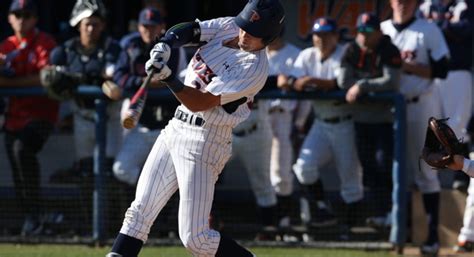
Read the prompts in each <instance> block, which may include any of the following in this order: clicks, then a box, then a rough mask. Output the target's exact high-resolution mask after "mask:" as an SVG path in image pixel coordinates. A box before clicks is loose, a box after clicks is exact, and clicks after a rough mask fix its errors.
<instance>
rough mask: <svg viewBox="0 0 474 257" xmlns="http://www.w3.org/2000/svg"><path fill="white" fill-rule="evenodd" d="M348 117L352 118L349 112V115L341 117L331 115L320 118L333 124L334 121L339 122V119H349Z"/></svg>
mask: <svg viewBox="0 0 474 257" xmlns="http://www.w3.org/2000/svg"><path fill="white" fill-rule="evenodd" d="M350 119H352V115H350V114H349V115H346V116H342V117H331V118H324V119H321V120H322V121H324V122H326V123H332V124H335V123H339V122H341V121H345V120H350Z"/></svg>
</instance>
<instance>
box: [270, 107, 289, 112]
mask: <svg viewBox="0 0 474 257" xmlns="http://www.w3.org/2000/svg"><path fill="white" fill-rule="evenodd" d="M284 111H285V109H283V108H281V107H272V108H270V110H269V111H268V113H275V112H277V113H282V112H284Z"/></svg>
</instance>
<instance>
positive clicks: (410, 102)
mask: <svg viewBox="0 0 474 257" xmlns="http://www.w3.org/2000/svg"><path fill="white" fill-rule="evenodd" d="M419 100H420V97H419V96H415V97H412V98H410V99H407V100H406V103H407V104H414V103H418V101H419Z"/></svg>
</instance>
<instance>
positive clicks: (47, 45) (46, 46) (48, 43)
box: [36, 37, 56, 70]
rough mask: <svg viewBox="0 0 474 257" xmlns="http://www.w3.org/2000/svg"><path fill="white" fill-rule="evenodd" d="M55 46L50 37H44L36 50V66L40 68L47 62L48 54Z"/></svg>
mask: <svg viewBox="0 0 474 257" xmlns="http://www.w3.org/2000/svg"><path fill="white" fill-rule="evenodd" d="M55 46H56V42H55V41H54V40H53V39H52V38H48V37H45V38H44V41H43V42H42V45H41V47H40V48H39V50H38V53H37V54H38V62H37V63H36V68H37V69H38V70H40V69H41V68H43V67H44V66H46V65H48V64H49V55H50V54H51V51H52V50H53V49H54V47H55Z"/></svg>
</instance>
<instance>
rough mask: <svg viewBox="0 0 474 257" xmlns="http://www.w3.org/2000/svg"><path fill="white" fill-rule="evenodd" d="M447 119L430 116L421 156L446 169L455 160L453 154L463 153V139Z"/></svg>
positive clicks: (434, 166)
mask: <svg viewBox="0 0 474 257" xmlns="http://www.w3.org/2000/svg"><path fill="white" fill-rule="evenodd" d="M448 119H449V118H447V119H436V118H433V117H431V118H429V120H428V128H427V130H426V139H425V146H424V147H423V152H422V154H421V158H422V159H423V160H424V161H425V162H426V163H427V164H428V165H430V166H431V167H433V168H435V169H444V168H446V165H448V164H450V163H452V162H453V156H454V155H455V154H462V153H461V141H460V140H459V139H458V138H457V137H456V134H455V133H454V131H453V130H452V129H451V127H449V125H448V124H446V121H447V120H448Z"/></svg>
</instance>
